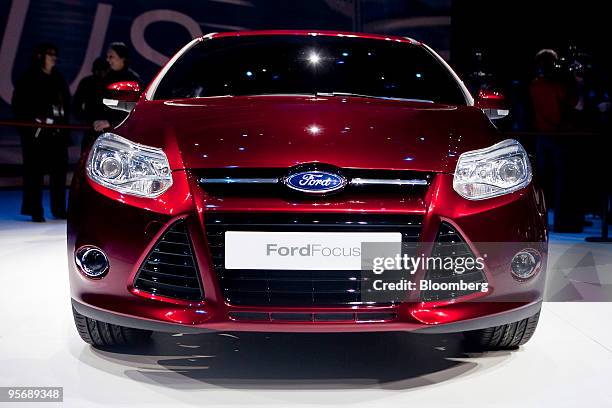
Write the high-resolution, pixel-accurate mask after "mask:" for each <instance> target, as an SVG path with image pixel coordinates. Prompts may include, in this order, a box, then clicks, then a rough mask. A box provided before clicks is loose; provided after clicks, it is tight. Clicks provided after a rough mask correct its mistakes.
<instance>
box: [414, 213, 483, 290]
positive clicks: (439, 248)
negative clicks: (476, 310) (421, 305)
mask: <svg viewBox="0 0 612 408" xmlns="http://www.w3.org/2000/svg"><path fill="white" fill-rule="evenodd" d="M431 256H432V257H436V258H460V257H461V258H474V259H475V258H476V257H475V255H474V253H473V252H472V250H471V249H470V247H469V246H468V244H467V243H466V242H465V240H464V239H463V238H462V237H461V234H459V232H457V230H455V228H453V226H451V225H450V224H448V223H446V222H442V223H441V224H440V228H439V230H438V235H437V237H436V241H435V242H434V245H433V250H432V253H431ZM425 279H426V280H430V281H432V282H436V283H441V284H445V283H453V282H459V281H460V280H463V281H464V282H465V283H471V282H473V283H483V282H486V281H487V279H486V277H485V275H484V273H483V272H482V271H480V270H473V271H469V272H468V271H466V272H463V273H457V271H453V270H447V269H443V268H432V269H429V270H428V271H427V273H426V275H425ZM472 293H475V291H468V290H464V291H461V290H424V291H422V292H421V300H423V301H425V302H431V301H438V300H449V299H456V298H458V297H461V296H466V295H470V294H472Z"/></svg>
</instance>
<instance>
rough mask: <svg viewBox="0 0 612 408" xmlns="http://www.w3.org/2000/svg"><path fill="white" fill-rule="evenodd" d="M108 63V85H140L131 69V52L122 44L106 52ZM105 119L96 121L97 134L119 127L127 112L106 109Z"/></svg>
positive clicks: (112, 45) (110, 47) (115, 44)
mask: <svg viewBox="0 0 612 408" xmlns="http://www.w3.org/2000/svg"><path fill="white" fill-rule="evenodd" d="M106 61H107V62H108V65H109V66H110V71H109V72H108V74H107V75H106V81H105V84H106V85H110V84H112V83H114V82H121V81H135V82H138V83H140V76H139V75H138V74H137V73H136V72H134V71H133V70H132V69H131V68H130V67H129V65H130V50H129V48H128V47H127V45H125V44H124V43H122V42H114V43H111V44H110V45H109V47H108V51H107V52H106ZM105 109H106V110H105V116H104V117H105V118H104V119H102V118H101V117H100V118H98V119H97V120H95V121H94V123H93V127H94V130H95V131H96V132H103V131H105V130H107V129H109V128H111V127H114V126H117V125H118V124H119V123H121V121H122V120H123V119H125V117H126V113H125V112H120V111H117V110H112V109H110V108H105Z"/></svg>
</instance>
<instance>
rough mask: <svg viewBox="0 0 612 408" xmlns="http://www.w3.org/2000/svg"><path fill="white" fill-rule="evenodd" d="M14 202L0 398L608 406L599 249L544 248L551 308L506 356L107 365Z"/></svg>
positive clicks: (171, 339)
mask: <svg viewBox="0 0 612 408" xmlns="http://www.w3.org/2000/svg"><path fill="white" fill-rule="evenodd" d="M18 197H19V195H18V194H17V193H15V192H0V288H1V289H2V291H1V292H0V293H1V294H2V296H0V311H2V317H1V318H0V323H1V324H0V367H1V369H0V386H17V385H18V386H27V385H31V386H63V387H64V401H65V402H64V404H63V406H75V407H83V406H88V405H96V404H100V405H102V404H108V405H111V404H112V405H113V406H121V405H124V406H130V407H135V406H151V405H153V404H155V405H157V404H159V405H161V404H168V405H171V406H173V407H178V406H193V405H198V406H207V407H209V406H219V405H223V406H232V405H234V406H239V405H246V404H249V405H251V406H258V405H260V406H263V405H264V404H265V406H282V407H286V406H289V405H293V404H300V405H327V406H331V405H340V404H342V405H347V404H351V405H353V404H354V405H364V406H373V405H375V406H384V407H391V406H404V407H406V406H419V405H421V406H433V407H437V406H470V407H473V406H486V407H491V406H508V407H510V406H518V405H521V406H527V407H530V406H533V407H542V406H554V407H564V406H567V407H570V406H571V407H575V406H578V405H584V404H589V405H591V406H612V389H611V387H609V379H610V378H612V326H611V325H610V321H612V303H606V302H605V301H609V300H610V297H609V294H610V285H611V284H612V281H611V276H612V273H611V272H612V268H611V266H610V265H611V264H612V263H611V262H609V261H608V260H607V259H609V258H610V257H612V246H609V245H607V244H589V245H588V246H585V245H583V244H582V236H580V235H573V236H566V235H564V236H559V235H556V234H553V235H552V242H551V247H550V251H551V254H550V259H551V262H550V266H551V267H552V268H553V270H555V271H556V272H555V273H554V276H555V277H556V278H557V279H556V280H555V279H553V280H551V281H550V282H549V285H548V287H549V291H548V299H549V300H551V299H552V300H557V301H556V302H546V303H545V304H544V309H543V312H542V317H541V320H540V326H539V327H538V330H537V331H536V334H535V336H534V338H533V339H532V341H531V342H530V343H528V344H527V345H526V346H524V347H522V348H521V349H520V350H518V351H516V352H513V353H506V352H502V353H489V354H467V353H466V352H465V351H464V350H463V348H462V343H461V336H460V335H435V336H434V335H416V334H406V333H384V334H377V333H363V334H323V335H320V334H264V333H215V334H205V335H170V334H155V335H154V336H153V340H152V342H151V343H150V344H149V345H148V346H146V347H143V348H140V349H123V350H118V351H117V350H115V351H112V352H111V351H105V350H98V349H93V348H91V347H89V346H86V345H85V344H84V343H82V342H81V340H80V339H79V338H78V336H77V334H76V331H75V330H74V327H73V323H72V319H71V315H70V304H69V294H68V283H67V277H66V262H67V261H66V256H65V223H64V222H62V221H55V220H49V221H48V222H47V223H45V224H34V223H31V222H26V218H25V217H21V216H18V215H16V214H18V209H19V208H18V206H19V203H18ZM588 234H589V235H592V232H591V233H588ZM584 235H587V234H584ZM572 262H573V263H574V264H573V265H572ZM568 285H571V288H573V289H574V291H573V290H571V289H570V288H569V287H568ZM551 288H552V289H551ZM593 297H594V299H593V300H598V301H599V302H576V301H574V302H572V300H584V299H585V298H586V299H587V300H588V299H592V298H593ZM563 300H564V301H563Z"/></svg>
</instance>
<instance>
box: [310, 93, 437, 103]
mask: <svg viewBox="0 0 612 408" xmlns="http://www.w3.org/2000/svg"><path fill="white" fill-rule="evenodd" d="M315 95H316V96H354V97H357V98H372V99H388V100H392V101H403V102H423V103H434V101H430V100H427V99H413V98H399V97H394V96H376V95H365V94H358V93H352V92H317V93H316V94H315Z"/></svg>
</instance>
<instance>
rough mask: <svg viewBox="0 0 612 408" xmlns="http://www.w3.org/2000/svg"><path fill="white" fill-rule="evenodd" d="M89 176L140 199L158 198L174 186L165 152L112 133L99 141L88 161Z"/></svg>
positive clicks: (104, 184)
mask: <svg viewBox="0 0 612 408" xmlns="http://www.w3.org/2000/svg"><path fill="white" fill-rule="evenodd" d="M87 174H88V175H89V177H90V178H91V179H92V180H93V181H95V182H96V183H98V184H101V185H103V186H105V187H108V188H110V189H112V190H115V191H118V192H120V193H124V194H130V195H134V196H139V197H147V198H155V197H158V196H159V195H160V194H162V193H163V192H164V191H166V190H168V189H169V188H170V186H171V185H172V171H171V170H170V164H169V163H168V158H167V157H166V154H165V153H164V151H163V150H162V149H159V148H157V147H151V146H145V145H141V144H138V143H134V142H132V141H130V140H128V139H126V138H123V137H121V136H118V135H115V134H113V133H104V134H102V135H100V137H98V138H97V139H96V141H95V143H94V145H93V147H92V148H91V152H90V154H89V160H88V161H87Z"/></svg>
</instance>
